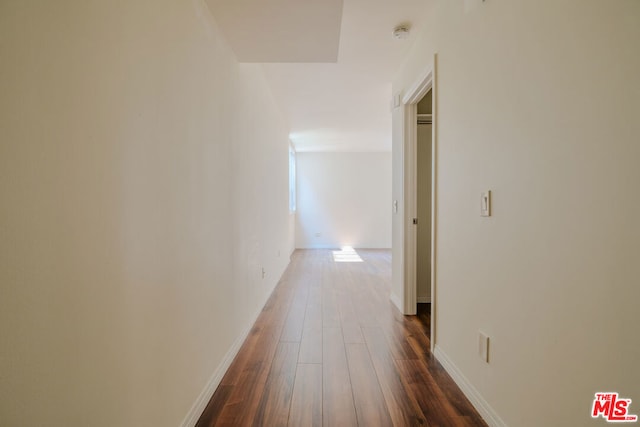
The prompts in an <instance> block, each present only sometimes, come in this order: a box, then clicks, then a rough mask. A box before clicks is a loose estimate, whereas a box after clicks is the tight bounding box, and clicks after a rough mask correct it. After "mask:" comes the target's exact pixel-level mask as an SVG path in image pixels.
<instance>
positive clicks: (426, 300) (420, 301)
mask: <svg viewBox="0 0 640 427" xmlns="http://www.w3.org/2000/svg"><path fill="white" fill-rule="evenodd" d="M416 301H417V302H418V304H424V303H430V302H431V297H417V298H416Z"/></svg>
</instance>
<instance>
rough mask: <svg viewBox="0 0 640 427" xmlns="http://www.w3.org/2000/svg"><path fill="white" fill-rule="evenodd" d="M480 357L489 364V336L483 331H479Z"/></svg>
mask: <svg viewBox="0 0 640 427" xmlns="http://www.w3.org/2000/svg"><path fill="white" fill-rule="evenodd" d="M478 355H479V356H480V358H481V359H482V360H484V361H485V362H486V363H489V336H488V335H487V334H485V333H484V332H482V331H478Z"/></svg>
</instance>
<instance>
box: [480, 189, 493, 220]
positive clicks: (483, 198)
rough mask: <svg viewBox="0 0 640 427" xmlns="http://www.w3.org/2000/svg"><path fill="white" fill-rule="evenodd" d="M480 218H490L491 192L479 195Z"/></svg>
mask: <svg viewBox="0 0 640 427" xmlns="http://www.w3.org/2000/svg"><path fill="white" fill-rule="evenodd" d="M480 216H491V190H487V191H483V192H482V193H481V194H480Z"/></svg>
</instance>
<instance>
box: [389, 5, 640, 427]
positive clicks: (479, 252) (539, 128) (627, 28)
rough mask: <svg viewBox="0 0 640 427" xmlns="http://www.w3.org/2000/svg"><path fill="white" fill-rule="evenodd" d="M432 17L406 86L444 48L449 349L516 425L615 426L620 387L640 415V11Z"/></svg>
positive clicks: (441, 237)
mask: <svg viewBox="0 0 640 427" xmlns="http://www.w3.org/2000/svg"><path fill="white" fill-rule="evenodd" d="M465 5H466V6H474V7H471V10H469V11H468V12H465ZM430 19H431V29H430V30H429V32H427V33H425V34H424V36H423V38H422V39H421V40H419V41H418V43H417V44H416V46H415V49H413V51H412V56H411V58H410V59H409V60H408V61H407V63H406V64H404V67H403V69H402V70H401V71H400V73H399V74H398V76H397V78H396V79H395V82H394V91H403V90H406V89H407V88H409V87H410V85H411V84H412V83H413V81H414V80H415V79H416V78H417V77H418V76H419V74H420V72H421V71H422V70H423V69H424V67H425V66H426V64H427V63H429V62H431V61H432V58H433V53H434V52H436V51H437V52H438V66H437V78H438V80H437V82H436V91H437V103H438V109H437V111H436V114H437V115H436V121H437V127H438V137H437V141H436V143H437V146H438V154H437V162H438V179H437V190H438V208H437V215H438V217H437V218H438V222H437V224H438V225H437V239H438V240H437V242H438V244H437V265H436V267H437V270H436V271H437V292H436V294H435V298H436V328H437V331H436V332H437V334H436V340H437V341H436V345H437V347H438V349H439V351H440V352H441V354H443V355H446V356H448V358H449V359H450V360H451V361H452V362H453V364H454V365H455V366H456V367H457V368H458V369H459V371H460V373H462V375H464V377H466V379H467V380H468V382H469V384H471V385H472V386H473V387H475V389H476V390H477V391H478V392H479V394H480V395H481V396H482V398H484V399H485V401H486V402H488V404H489V405H490V406H491V407H492V408H493V410H494V411H495V413H496V414H498V416H499V417H500V418H502V420H503V421H504V422H505V423H506V424H508V425H512V426H539V425H548V426H566V425H585V426H586V425H602V422H603V421H602V420H592V419H591V417H590V408H591V403H592V401H593V397H594V396H593V394H594V393H595V392H597V391H603V390H606V391H617V392H619V393H620V394H621V395H622V396H624V397H628V398H631V399H634V402H633V404H632V405H631V409H632V411H631V412H632V413H635V414H637V413H640V405H639V404H638V402H640V369H639V368H638V363H637V361H638V360H640V345H639V344H638V340H637V338H636V337H637V330H638V326H640V321H639V320H638V319H639V318H638V314H637V313H638V310H637V302H638V301H640V286H638V278H639V277H640V263H638V254H639V253H640V250H639V248H640V226H639V225H638V224H639V223H638V218H639V217H640V199H639V198H638V197H637V195H638V184H639V183H640V168H638V166H637V159H638V158H640V144H638V140H639V136H640V121H638V119H637V118H638V115H640V85H639V84H638V76H639V75H640V56H639V55H638V49H639V47H640V2H638V1H636V0H620V1H616V2H599V1H595V0H589V1H577V0H576V1H560V2H558V1H551V0H545V1H538V2H500V1H493V2H484V3H483V2H481V1H475V2H474V1H472V2H463V1H453V2H452V1H444V0H442V1H437V2H434V7H433V10H432V11H431V14H430ZM401 119H402V115H401V113H399V112H398V110H396V112H395V114H394V120H395V121H396V122H395V123H394V126H395V127H396V128H397V127H398V126H399V125H400V126H401V122H400V124H398V120H401ZM401 156H402V139H401V138H398V134H394V157H396V158H401ZM394 165H396V164H395V163H394ZM394 181H395V184H394V190H395V191H396V194H401V192H399V190H398V188H399V189H400V190H401V188H402V187H401V170H394ZM486 189H491V190H492V191H493V208H494V209H493V212H494V214H493V216H492V217H491V218H481V217H480V216H479V197H480V193H481V191H483V190H486ZM394 197H396V195H394ZM394 231H396V229H394ZM396 238H398V237H397V236H396V235H394V242H395V241H396ZM395 255H396V253H394V256H395ZM394 266H395V264H394ZM399 277H400V278H401V274H400V272H399V271H398V270H396V272H394V286H396V288H394V289H396V290H397V289H399V288H398V287H397V286H398V278H399ZM398 292H401V291H399V290H398ZM478 330H483V331H485V332H487V333H488V334H489V335H490V337H491V350H490V352H491V356H490V357H491V362H490V364H485V363H484V362H483V361H482V360H480V358H479V357H478V356H477V342H478Z"/></svg>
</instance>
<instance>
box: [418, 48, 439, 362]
mask: <svg viewBox="0 0 640 427" xmlns="http://www.w3.org/2000/svg"><path fill="white" fill-rule="evenodd" d="M431 78H432V80H431V88H433V91H432V96H431V117H432V118H436V120H432V126H431V300H432V301H433V304H431V322H430V323H431V335H430V336H429V337H430V339H429V341H430V342H431V352H433V351H434V350H435V345H436V342H437V341H436V340H437V338H438V337H437V336H436V335H437V332H436V323H437V322H438V316H437V314H438V313H437V310H438V307H437V305H438V304H436V301H437V299H436V297H437V292H438V289H437V286H436V284H437V275H436V270H437V268H438V264H437V238H438V228H437V223H438V206H437V205H438V121H437V118H438V90H437V87H436V84H437V82H438V54H437V53H436V54H434V55H433V72H432V75H431ZM416 144H417V141H416Z"/></svg>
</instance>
